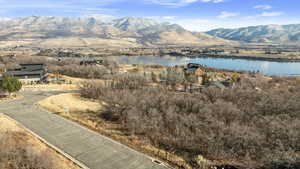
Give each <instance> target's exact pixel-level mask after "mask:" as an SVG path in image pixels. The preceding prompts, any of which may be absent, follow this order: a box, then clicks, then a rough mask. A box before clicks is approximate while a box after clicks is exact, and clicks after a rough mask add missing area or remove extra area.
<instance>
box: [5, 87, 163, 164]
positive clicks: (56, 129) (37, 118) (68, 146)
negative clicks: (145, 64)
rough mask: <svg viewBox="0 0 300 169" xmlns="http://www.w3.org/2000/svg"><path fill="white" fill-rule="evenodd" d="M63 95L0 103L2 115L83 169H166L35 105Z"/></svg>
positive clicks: (45, 94)
mask: <svg viewBox="0 0 300 169" xmlns="http://www.w3.org/2000/svg"><path fill="white" fill-rule="evenodd" d="M60 93H62V92H42V91H40V92H38V91H35V92H33V91H26V92H23V93H22V95H23V96H24V98H22V99H19V100H11V101H4V102H0V112H1V113H4V114H6V115H7V116H9V117H10V118H12V119H14V120H16V121H17V122H19V123H20V124H21V125H23V126H24V127H25V128H27V129H28V130H29V131H30V132H32V133H33V134H34V135H36V136H37V137H39V138H40V139H42V140H43V141H44V142H46V143H47V144H48V145H49V146H51V147H53V148H55V149H56V150H57V151H59V152H61V153H62V154H64V155H65V156H66V157H68V158H69V159H71V160H73V161H74V162H76V163H77V164H79V165H80V166H81V167H83V168H90V169H166V168H167V167H165V166H164V165H163V164H158V163H155V162H153V160H152V159H151V158H150V157H148V156H146V155H144V154H142V153H140V152H137V151H135V150H133V149H131V148H128V147H127V146H124V145H122V144H120V143H118V142H116V141H114V140H112V139H110V138H107V137H105V136H102V135H100V134H98V133H96V132H94V131H91V130H89V129H87V128H85V127H83V126H80V125H78V124H77V123H74V122H72V121H69V120H67V119H64V118H62V117H60V116H58V115H56V114H53V113H51V112H48V111H46V110H43V109H41V108H39V107H38V106H36V104H35V103H37V102H38V101H40V100H42V99H45V98H47V97H49V96H51V95H56V94H60Z"/></svg>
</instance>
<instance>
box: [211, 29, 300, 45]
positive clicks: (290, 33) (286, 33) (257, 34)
mask: <svg viewBox="0 0 300 169" xmlns="http://www.w3.org/2000/svg"><path fill="white" fill-rule="evenodd" d="M206 33H207V34H209V35H212V36H216V37H219V38H224V39H227V40H235V41H241V42H255V43H278V44H283V43H285V44H286V43H288V44H300V24H292V25H263V26H251V27H244V28H238V29H214V30H211V31H208V32H206Z"/></svg>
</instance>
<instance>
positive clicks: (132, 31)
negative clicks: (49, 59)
mask: <svg viewBox="0 0 300 169" xmlns="http://www.w3.org/2000/svg"><path fill="white" fill-rule="evenodd" d="M231 43H233V42H231V41H228V40H223V39H221V38H215V37H212V36H210V35H206V34H195V33H192V32H190V31H187V30H185V29H184V28H182V27H181V26H179V25H176V24H170V23H159V22H156V21H154V20H151V19H144V18H135V17H127V18H121V19H115V20H110V21H104V20H102V19H101V18H97V17H78V18H75V17H74V18H69V17H47V16H31V17H24V18H17V19H2V20H0V46H16V45H25V46H40V47H87V46H88V47H108V46H109V47H140V46H157V45H179V46H181V45H195V46H205V45H220V44H231Z"/></svg>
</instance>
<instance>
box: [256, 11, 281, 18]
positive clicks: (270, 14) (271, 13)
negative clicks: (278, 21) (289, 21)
mask: <svg viewBox="0 0 300 169" xmlns="http://www.w3.org/2000/svg"><path fill="white" fill-rule="evenodd" d="M281 15H283V12H263V13H262V14H261V16H267V17H270V16H281Z"/></svg>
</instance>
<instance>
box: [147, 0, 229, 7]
mask: <svg viewBox="0 0 300 169" xmlns="http://www.w3.org/2000/svg"><path fill="white" fill-rule="evenodd" d="M224 1H225V0H145V2H148V3H153V4H159V5H162V6H168V7H181V6H186V5H188V4H192V3H195V2H204V3H209V2H210V3H220V2H224Z"/></svg>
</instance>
